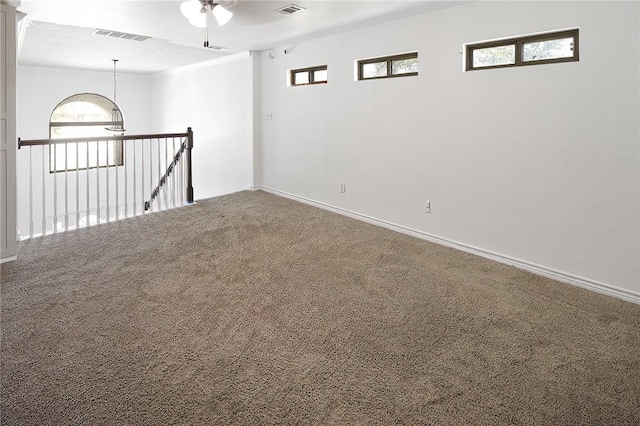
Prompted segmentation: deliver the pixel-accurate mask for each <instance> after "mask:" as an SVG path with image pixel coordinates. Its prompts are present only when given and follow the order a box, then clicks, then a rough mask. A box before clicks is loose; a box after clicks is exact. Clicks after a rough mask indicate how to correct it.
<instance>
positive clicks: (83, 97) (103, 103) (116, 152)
mask: <svg viewBox="0 0 640 426" xmlns="http://www.w3.org/2000/svg"><path fill="white" fill-rule="evenodd" d="M77 101H84V102H90V103H92V104H94V105H97V106H99V107H100V108H102V109H104V108H106V107H107V106H111V107H112V108H113V107H115V108H118V110H119V111H120V117H121V121H119V122H117V123H115V124H120V125H122V127H123V128H124V117H123V115H122V110H121V109H120V107H119V106H118V105H117V104H116V103H115V102H113V101H112V100H111V99H109V98H107V97H106V96H102V95H99V94H97V93H76V94H75V95H71V96H69V97H67V98H65V99H63V100H62V101H61V102H60V103H58V105H56V106H55V108H54V109H53V111H52V112H51V115H50V117H49V139H50V140H55V139H57V138H54V137H53V132H52V129H53V128H55V127H97V126H100V127H102V126H111V125H113V124H114V123H113V121H52V120H53V116H54V114H55V112H56V110H58V108H61V107H62V106H64V105H66V104H68V103H71V102H77ZM92 101H93V102H92ZM96 137H103V135H96ZM62 139H65V138H62ZM82 139H86V142H78V143H80V144H86V145H87V148H86V149H89V142H91V136H88V137H83V138H82ZM57 145H58V144H49V173H50V174H51V173H66V172H74V171H77V170H91V169H102V168H106V167H119V166H124V146H123V141H121V140H119V141H114V143H113V147H112V149H113V158H114V161H112V162H110V161H109V151H108V150H107V160H106V163H105V165H103V166H101V165H99V164H96V165H95V166H89V165H88V164H87V166H86V167H71V168H69V167H68V166H66V167H56V166H57V165H58V164H57V158H56V154H57V149H59V148H60V147H58V146H57ZM62 149H64V148H62ZM67 161H68V157H67Z"/></svg>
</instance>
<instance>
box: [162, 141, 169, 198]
mask: <svg viewBox="0 0 640 426" xmlns="http://www.w3.org/2000/svg"><path fill="white" fill-rule="evenodd" d="M168 143H169V141H168V140H167V138H164V170H166V171H165V175H166V174H167V173H168V172H169V146H168V145H167V144H168ZM163 189H164V191H163V192H162V194H163V195H164V208H165V209H167V208H169V200H168V195H169V194H168V193H167V191H168V190H169V176H167V179H166V180H165V181H164V185H163Z"/></svg>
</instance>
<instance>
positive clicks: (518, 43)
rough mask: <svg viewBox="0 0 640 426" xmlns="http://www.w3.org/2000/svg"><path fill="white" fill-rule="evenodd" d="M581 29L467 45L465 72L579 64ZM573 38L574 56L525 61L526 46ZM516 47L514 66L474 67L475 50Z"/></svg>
mask: <svg viewBox="0 0 640 426" xmlns="http://www.w3.org/2000/svg"><path fill="white" fill-rule="evenodd" d="M579 35H580V29H579V28H573V29H568V30H560V31H552V32H545V33H539V34H533V35H528V36H520V37H510V38H505V39H500V40H492V41H487V42H480V43H467V44H465V62H466V63H465V71H478V70H486V69H495V68H510V67H523V66H529V65H545V64H557V63H561V62H578V61H580V41H579ZM569 37H572V38H573V55H572V56H568V57H564V58H551V59H540V60H536V61H524V60H523V59H522V58H523V53H524V45H525V44H530V43H536V42H543V41H549V40H557V39H563V38H569ZM511 45H513V46H514V47H515V58H514V63H513V64H501V65H489V66H484V67H476V66H474V65H473V52H474V51H475V50H481V49H487V48H491V47H501V46H511Z"/></svg>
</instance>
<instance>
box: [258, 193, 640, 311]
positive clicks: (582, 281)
mask: <svg viewBox="0 0 640 426" xmlns="http://www.w3.org/2000/svg"><path fill="white" fill-rule="evenodd" d="M251 189H252V190H253V191H264V192H268V193H271V194H274V195H279V196H281V197H285V198H289V199H291V200H295V201H299V202H301V203H305V204H309V205H312V206H315V207H318V208H321V209H324V210H329V211H331V212H334V213H338V214H342V215H344V216H348V217H351V218H353V219H358V220H361V221H363V222H367V223H370V224H373V225H377V226H381V227H383V228H387V229H391V230H393V231H396V232H400V233H403V234H407V235H411V236H412V237H416V238H420V239H423V240H426V241H430V242H433V243H436V244H440V245H443V246H447V247H451V248H455V249H458V250H462V251H464V252H467V253H471V254H475V255H477V256H481V257H484V258H486V259H490V260H493V261H496V262H499V263H502V264H505V265H509V266H513V267H516V268H519V269H523V270H525V271H529V272H532V273H534V274H537V275H542V276H544V277H547V278H551V279H554V280H556V281H560V282H563V283H566V284H571V285H574V286H577V287H581V288H585V289H587V290H592V291H595V292H597V293H601V294H605V295H607V296H612V297H616V298H618V299H622V300H625V301H627V302H632V303H636V304H639V305H640V292H633V291H630V290H626V289H622V288H619V287H615V286H612V285H609V284H604V283H600V282H597V281H593V280H589V279H587V278H582V277H578V276H575V275H571V274H567V273H565V272H562V271H557V270H554V269H550V268H547V267H544V266H541V265H536V264H534V263H530V262H526V261H524V260H520V259H515V258H512V257H509V256H505V255H503V254H499V253H494V252H491V251H489V250H484V249H481V248H478V247H473V246H470V245H467V244H463V243H459V242H456V241H452V240H449V239H446V238H442V237H439V236H437V235H432V234H429V233H426V232H423V231H418V230H416V229H412V228H408V227H406V226H402V225H398V224H395V223H391V222H387V221H384V220H380V219H376V218H374V217H371V216H367V215H364V214H361V213H356V212H353V211H350V210H346V209H343V208H340V207H335V206H332V205H329V204H325V203H322V202H319V201H315V200H311V199H308V198H305V197H300V196H298V195H294V194H290V193H288V192H284V191H280V190H277V189H273V188H269V187H266V186H260V185H258V186H252V187H251Z"/></svg>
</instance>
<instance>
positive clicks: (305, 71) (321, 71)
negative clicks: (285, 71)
mask: <svg viewBox="0 0 640 426" xmlns="http://www.w3.org/2000/svg"><path fill="white" fill-rule="evenodd" d="M327 77H328V72H327V66H326V65H320V66H317V67H310V68H300V69H296V70H291V80H290V81H291V85H292V86H305V85H308V84H321V83H326V82H327V81H328V80H327Z"/></svg>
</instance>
